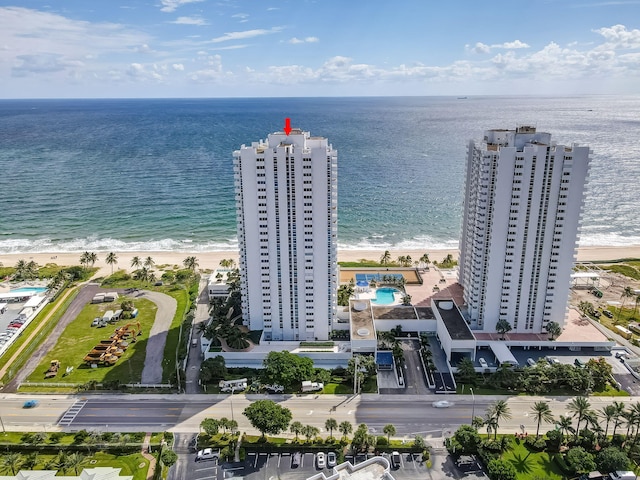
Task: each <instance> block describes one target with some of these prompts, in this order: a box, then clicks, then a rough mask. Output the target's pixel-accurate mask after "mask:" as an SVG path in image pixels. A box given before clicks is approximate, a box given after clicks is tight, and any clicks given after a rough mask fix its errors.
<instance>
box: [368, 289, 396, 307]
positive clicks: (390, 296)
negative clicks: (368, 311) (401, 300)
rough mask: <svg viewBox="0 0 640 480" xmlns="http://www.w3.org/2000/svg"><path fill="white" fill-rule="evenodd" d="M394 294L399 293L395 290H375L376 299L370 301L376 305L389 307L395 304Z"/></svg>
mask: <svg viewBox="0 0 640 480" xmlns="http://www.w3.org/2000/svg"><path fill="white" fill-rule="evenodd" d="M395 293H400V290H398V289H397V288H391V287H382V288H378V289H376V298H374V299H373V300H371V303H374V304H376V305H391V304H392V303H393V302H395V300H396V299H395V295H394V294H395Z"/></svg>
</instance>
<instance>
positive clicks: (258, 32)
mask: <svg viewBox="0 0 640 480" xmlns="http://www.w3.org/2000/svg"><path fill="white" fill-rule="evenodd" d="M281 30H282V27H273V28H270V29H269V30H266V29H264V28H259V29H255V30H244V31H242V32H229V33H225V34H224V35H222V36H221V37H216V38H212V39H211V42H213V43H220V42H228V41H229V40H244V39H245V38H253V37H260V36H262V35H270V34H272V33H278V32H280V31H281Z"/></svg>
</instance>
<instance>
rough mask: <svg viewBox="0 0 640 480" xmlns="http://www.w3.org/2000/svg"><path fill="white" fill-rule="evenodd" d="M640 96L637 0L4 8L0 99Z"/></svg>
mask: <svg viewBox="0 0 640 480" xmlns="http://www.w3.org/2000/svg"><path fill="white" fill-rule="evenodd" d="M638 93H640V0H612V1H606V0H605V1H603V0H527V1H522V0H519V1H514V0H508V1H503V0H489V1H485V2H482V1H478V0H469V1H467V0H446V1H436V0H126V1H124V0H44V1H40V0H19V1H18V0H13V1H6V0H0V98H145V97H152V98H167V97H168V98H186V97H297V96H358V95H368V96H395V95H458V96H460V95H505V94H513V95H523V94H532V95H549V94H559V95H566V94H638Z"/></svg>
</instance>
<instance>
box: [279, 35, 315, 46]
mask: <svg viewBox="0 0 640 480" xmlns="http://www.w3.org/2000/svg"><path fill="white" fill-rule="evenodd" d="M319 41H320V39H319V38H318V37H305V38H302V39H300V38H297V37H293V38H290V39H289V40H287V43H290V44H292V45H297V44H299V43H318V42H319Z"/></svg>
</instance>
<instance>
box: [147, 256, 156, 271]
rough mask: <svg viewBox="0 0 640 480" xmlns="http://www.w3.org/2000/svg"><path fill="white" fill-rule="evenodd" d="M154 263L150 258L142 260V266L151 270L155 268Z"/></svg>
mask: <svg viewBox="0 0 640 480" xmlns="http://www.w3.org/2000/svg"><path fill="white" fill-rule="evenodd" d="M155 264H156V262H155V261H154V260H153V258H151V257H150V256H149V257H147V258H145V259H144V266H145V267H147V268H149V269H151V268H153V267H154V266H155Z"/></svg>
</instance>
